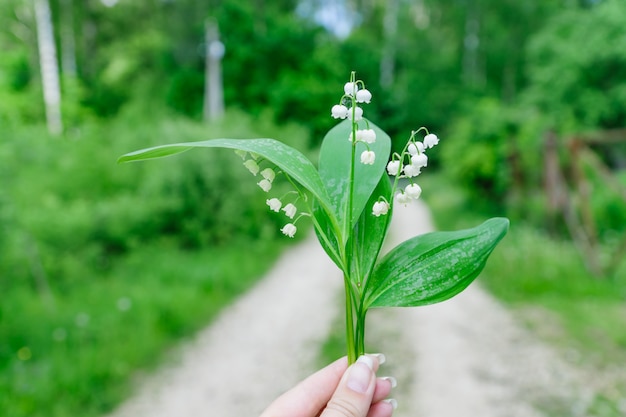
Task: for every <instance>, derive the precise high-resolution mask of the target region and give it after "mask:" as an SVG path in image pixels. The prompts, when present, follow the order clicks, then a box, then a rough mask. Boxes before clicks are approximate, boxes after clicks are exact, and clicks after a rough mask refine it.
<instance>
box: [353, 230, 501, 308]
mask: <svg viewBox="0 0 626 417" xmlns="http://www.w3.org/2000/svg"><path fill="white" fill-rule="evenodd" d="M508 228H509V221H508V219H505V218H493V219H489V220H487V221H486V222H484V223H483V224H481V225H480V226H478V227H475V228H472V229H466V230H460V231H457V232H434V233H428V234H425V235H421V236H416V237H414V238H412V239H409V240H407V241H405V242H403V243H401V244H400V245H398V246H397V247H395V248H394V249H393V250H392V251H391V252H390V253H388V254H387V255H386V256H385V257H384V258H383V259H381V261H380V263H379V264H378V265H376V267H375V269H374V272H373V274H372V276H371V277H370V279H369V280H368V281H367V284H366V285H367V288H366V291H365V307H366V308H369V307H413V306H421V305H428V304H434V303H438V302H441V301H445V300H447V299H449V298H451V297H453V296H455V295H456V294H458V293H460V292H461V291H463V290H464V289H465V288H466V287H467V286H468V285H469V284H470V283H471V282H472V281H473V280H474V278H476V277H477V276H478V274H479V273H480V271H482V269H483V267H484V266H485V262H486V261H487V258H488V257H489V255H490V254H491V252H492V251H493V250H494V248H495V247H496V245H497V244H498V242H499V241H500V240H501V239H502V238H503V237H504V235H505V234H506V232H507V230H508Z"/></svg>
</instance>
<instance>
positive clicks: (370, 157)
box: [361, 151, 376, 165]
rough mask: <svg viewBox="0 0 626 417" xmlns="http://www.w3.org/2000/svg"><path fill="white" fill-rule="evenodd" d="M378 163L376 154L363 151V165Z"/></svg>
mask: <svg viewBox="0 0 626 417" xmlns="http://www.w3.org/2000/svg"><path fill="white" fill-rule="evenodd" d="M374 161H376V154H375V153H374V151H363V153H362V154H361V163H362V164H365V165H374Z"/></svg>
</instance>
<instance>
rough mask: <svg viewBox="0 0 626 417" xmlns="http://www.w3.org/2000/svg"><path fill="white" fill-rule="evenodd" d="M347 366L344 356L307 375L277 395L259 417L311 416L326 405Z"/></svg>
mask: <svg viewBox="0 0 626 417" xmlns="http://www.w3.org/2000/svg"><path fill="white" fill-rule="evenodd" d="M347 368H348V360H347V359H346V358H345V357H344V358H341V359H338V360H336V361H335V362H333V363H331V364H330V365H328V366H326V367H325V368H323V369H321V370H319V371H317V372H316V373H314V374H313V375H311V376H309V377H308V378H306V379H305V380H303V381H302V382H300V383H299V384H298V385H296V386H295V387H293V388H292V389H291V390H289V391H287V392H286V393H284V394H283V395H281V396H280V397H278V398H277V399H276V400H275V401H274V402H273V403H272V404H271V405H270V406H269V407H268V408H267V409H266V410H265V411H264V412H263V414H261V417H312V416H316V415H317V414H318V413H319V411H320V410H321V409H322V408H324V407H325V406H326V403H327V402H328V401H329V400H330V398H331V396H332V395H333V392H334V391H335V388H336V387H337V384H339V381H340V380H341V377H342V376H343V374H344V373H345V371H346V369H347Z"/></svg>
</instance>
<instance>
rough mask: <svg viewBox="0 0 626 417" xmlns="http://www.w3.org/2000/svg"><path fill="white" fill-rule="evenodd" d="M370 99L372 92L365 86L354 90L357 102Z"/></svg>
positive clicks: (367, 101)
mask: <svg viewBox="0 0 626 417" xmlns="http://www.w3.org/2000/svg"><path fill="white" fill-rule="evenodd" d="M371 100H372V93H370V92H369V90H366V89H365V88H364V89H362V90H359V91H357V92H356V102H357V103H369V102H370V101H371Z"/></svg>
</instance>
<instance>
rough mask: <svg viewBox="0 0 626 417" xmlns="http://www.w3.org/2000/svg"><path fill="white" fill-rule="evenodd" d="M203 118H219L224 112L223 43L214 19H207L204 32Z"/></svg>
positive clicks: (207, 119)
mask: <svg viewBox="0 0 626 417" xmlns="http://www.w3.org/2000/svg"><path fill="white" fill-rule="evenodd" d="M205 47H206V51H205V62H206V65H205V76H204V120H205V121H211V120H215V119H219V118H220V117H222V115H223V114H224V87H223V85H222V57H223V56H224V50H225V48H224V44H223V43H222V42H220V37H219V29H218V27H217V23H215V22H214V21H211V20H210V21H207V23H206V32H205Z"/></svg>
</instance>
